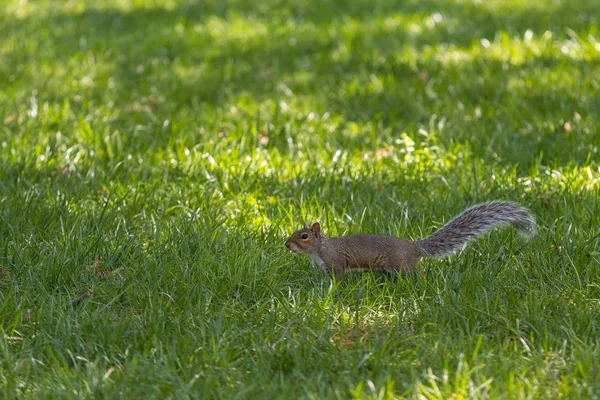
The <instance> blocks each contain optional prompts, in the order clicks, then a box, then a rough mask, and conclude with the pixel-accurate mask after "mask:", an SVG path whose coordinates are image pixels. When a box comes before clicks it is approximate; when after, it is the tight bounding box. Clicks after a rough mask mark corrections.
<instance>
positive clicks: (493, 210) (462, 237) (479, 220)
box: [285, 200, 536, 277]
mask: <svg viewBox="0 0 600 400" xmlns="http://www.w3.org/2000/svg"><path fill="white" fill-rule="evenodd" d="M506 225H511V226H513V227H514V228H516V229H517V230H518V231H519V232H520V233H522V234H525V235H527V236H533V235H535V232H536V228H535V221H534V217H533V214H532V213H531V212H530V211H529V210H528V209H527V208H525V207H521V206H520V205H518V204H516V203H513V202H510V201H501V200H496V201H490V202H486V203H480V204H477V205H475V206H473V207H471V208H468V209H466V210H465V211H463V212H462V213H461V214H459V215H458V216H456V217H455V218H453V219H452V220H451V221H450V222H448V223H447V224H446V225H444V226H443V227H442V228H441V229H439V230H438V231H436V232H434V233H433V234H431V235H430V236H428V237H426V238H425V239H421V240H415V241H410V240H406V239H399V238H396V237H393V236H387V235H374V234H359V235H349V236H338V237H331V238H330V237H327V236H325V235H324V234H323V232H321V225H320V224H319V223H318V222H315V223H314V224H313V225H312V226H311V227H310V228H309V227H308V225H307V224H306V223H304V226H303V228H302V229H300V230H298V231H296V232H294V233H293V234H292V235H291V236H290V237H289V238H288V239H287V241H286V242H285V245H286V247H287V248H288V249H290V250H291V251H293V252H294V253H306V254H308V255H309V256H310V258H311V261H312V263H313V265H314V266H315V267H316V268H318V269H320V270H321V271H322V272H323V273H324V274H326V275H331V273H333V274H334V275H335V276H336V277H341V276H342V275H344V273H346V272H354V271H365V270H367V271H368V270H371V271H379V272H398V271H402V272H411V271H412V270H413V269H415V268H417V267H418V266H419V261H420V259H421V258H422V257H441V256H445V255H450V254H453V253H455V252H456V251H459V250H461V249H463V248H464V247H465V246H466V244H467V243H468V242H470V241H472V240H475V239H476V238H478V237H479V236H481V235H483V234H484V233H486V232H487V231H489V230H491V229H494V228H497V227H500V226H506Z"/></svg>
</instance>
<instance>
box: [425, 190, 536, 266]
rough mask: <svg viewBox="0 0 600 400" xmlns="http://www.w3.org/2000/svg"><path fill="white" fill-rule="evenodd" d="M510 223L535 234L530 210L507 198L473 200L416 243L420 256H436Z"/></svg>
mask: <svg viewBox="0 0 600 400" xmlns="http://www.w3.org/2000/svg"><path fill="white" fill-rule="evenodd" d="M507 225H511V226H513V227H514V228H516V229H517V230H518V231H519V232H520V233H522V234H526V235H535V232H536V230H535V220H534V218H533V214H531V212H530V211H529V210H528V209H527V208H525V207H521V206H520V205H518V204H516V203H513V202H510V201H502V200H499V201H490V202H488V203H481V204H477V205H475V206H473V207H471V208H468V209H467V210H465V211H463V212H462V213H461V214H460V215H458V216H456V217H455V218H454V219H452V220H451V221H450V222H448V223H447V224H446V225H444V226H443V227H442V228H441V229H440V230H438V231H436V232H434V233H433V234H431V235H430V236H428V237H426V238H425V239H423V240H419V241H417V246H418V247H419V250H420V252H421V255H422V256H423V257H440V256H444V255H447V254H452V253H454V252H456V251H458V250H461V249H462V248H463V247H464V246H465V245H466V244H467V243H468V242H470V241H472V240H475V239H476V238H478V237H479V236H481V235H483V234H484V233H485V232H487V231H489V230H492V229H494V228H497V227H500V226H507Z"/></svg>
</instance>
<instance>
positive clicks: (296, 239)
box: [285, 222, 323, 253]
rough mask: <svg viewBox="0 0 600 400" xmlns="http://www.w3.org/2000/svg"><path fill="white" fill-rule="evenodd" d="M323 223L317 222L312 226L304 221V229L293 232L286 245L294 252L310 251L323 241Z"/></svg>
mask: <svg viewBox="0 0 600 400" xmlns="http://www.w3.org/2000/svg"><path fill="white" fill-rule="evenodd" d="M322 237H323V234H322V233H321V225H320V224H319V223H318V222H315V223H314V224H313V225H312V226H311V227H310V228H309V227H308V225H306V222H305V223H304V227H302V229H300V230H297V231H296V232H294V233H292V236H290V237H289V238H288V240H287V241H286V242H285V246H286V247H287V248H288V249H290V250H291V251H293V252H294V253H308V252H310V251H311V250H312V249H314V248H315V247H316V246H317V244H318V243H319V242H320V241H321V238H322Z"/></svg>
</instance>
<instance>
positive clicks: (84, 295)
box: [71, 290, 92, 307]
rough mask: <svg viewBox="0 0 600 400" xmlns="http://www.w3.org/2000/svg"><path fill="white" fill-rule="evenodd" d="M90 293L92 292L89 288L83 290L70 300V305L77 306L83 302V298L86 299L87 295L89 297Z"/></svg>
mask: <svg viewBox="0 0 600 400" xmlns="http://www.w3.org/2000/svg"><path fill="white" fill-rule="evenodd" d="M91 295H92V292H91V291H90V290H88V291H87V292H85V293H84V294H82V295H81V296H79V297H78V298H76V299H75V300H73V301H72V302H71V306H72V307H77V306H78V305H80V304H81V303H83V302H84V300H85V299H87V298H88V297H90V296H91Z"/></svg>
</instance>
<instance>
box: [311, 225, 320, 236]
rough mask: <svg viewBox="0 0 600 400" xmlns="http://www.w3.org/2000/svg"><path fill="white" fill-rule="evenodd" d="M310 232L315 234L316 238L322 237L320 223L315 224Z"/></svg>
mask: <svg viewBox="0 0 600 400" xmlns="http://www.w3.org/2000/svg"><path fill="white" fill-rule="evenodd" d="M310 230H311V231H312V233H314V235H315V237H317V238H318V237H321V225H320V224H319V223H318V222H315V223H314V224H313V226H312V228H310Z"/></svg>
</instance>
